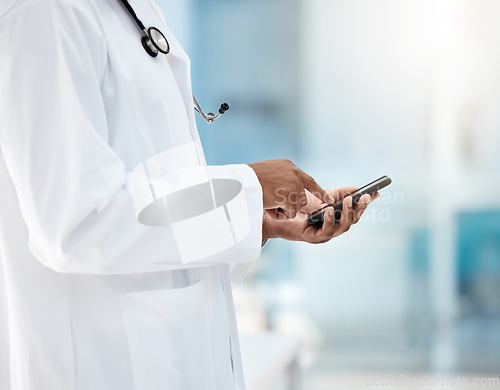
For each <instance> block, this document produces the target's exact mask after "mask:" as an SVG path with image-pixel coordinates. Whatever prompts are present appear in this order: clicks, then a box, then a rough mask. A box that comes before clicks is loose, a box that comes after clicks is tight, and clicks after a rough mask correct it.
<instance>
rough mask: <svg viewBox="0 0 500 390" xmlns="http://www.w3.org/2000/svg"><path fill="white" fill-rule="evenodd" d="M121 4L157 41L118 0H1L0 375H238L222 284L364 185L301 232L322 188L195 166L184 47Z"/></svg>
mask: <svg viewBox="0 0 500 390" xmlns="http://www.w3.org/2000/svg"><path fill="white" fill-rule="evenodd" d="M131 4H132V5H133V6H134V9H135V11H136V12H137V14H138V15H140V17H141V19H142V20H143V22H144V23H147V24H148V25H154V26H157V27H158V28H160V29H161V30H162V31H163V33H164V34H165V35H166V37H167V39H168V41H169V43H170V46H171V52H170V53H169V55H168V56H161V57H158V58H152V57H150V56H149V55H147V54H145V51H144V48H143V47H142V45H141V41H140V35H138V30H137V26H136V25H135V24H134V21H133V20H132V19H131V18H130V16H129V14H128V13H127V11H126V10H125V8H124V7H123V5H122V4H121V3H120V2H119V1H118V0H78V1H74V0H6V1H1V2H0V91H1V95H0V147H1V149H0V197H1V204H0V345H1V348H0V388H1V389H12V390H77V389H78V390H112V389H116V390H132V389H135V390H155V389H169V390H201V389H207V390H226V389H227V390H234V389H238V390H242V389H244V379H243V374H242V367H241V361H240V352H239V346H238V335H237V329H236V322H235V316H234V309H233V302H232V295H231V286H230V284H231V281H233V282H241V281H242V279H243V277H244V275H245V273H246V271H247V269H248V267H249V264H250V263H251V262H252V261H254V260H255V259H257V258H258V256H259V253H260V249H261V244H262V242H263V240H266V239H267V238H271V237H282V238H286V239H293V240H302V241H309V242H323V241H327V240H329V239H330V238H332V237H334V236H336V235H339V234H341V233H343V232H344V231H346V230H347V229H348V228H349V227H350V226H351V224H353V223H356V222H357V220H358V219H359V217H360V215H361V213H362V212H363V210H364V209H365V207H366V204H367V203H368V202H369V200H370V199H369V196H365V197H364V198H363V199H362V201H361V202H360V203H359V204H358V206H356V209H354V210H353V209H352V206H350V205H349V202H348V201H347V202H344V203H345V205H346V206H345V209H344V216H343V219H342V221H341V222H340V223H337V224H334V223H333V218H332V216H331V215H327V217H326V220H325V224H324V226H323V228H320V229H318V228H316V227H310V226H308V225H307V223H306V221H305V218H304V215H306V213H307V212H308V210H309V209H310V210H312V209H314V208H316V207H317V206H319V205H320V204H321V203H322V201H329V194H328V193H326V192H325V191H324V190H322V189H321V188H320V187H319V186H318V185H317V184H316V183H315V182H314V180H312V178H310V177H309V176H308V175H307V174H305V173H304V172H302V171H300V170H299V169H298V168H297V167H296V166H295V165H293V163H291V162H290V161H288V160H274V161H262V162H258V163H255V164H251V165H250V166H248V165H228V166H207V165H206V164H205V159H204V155H203V151H202V148H201V144H200V139H199V136H198V133H197V130H196V126H195V121H194V111H193V108H192V107H193V106H192V98H191V82H190V71H189V59H188V58H187V56H186V54H185V53H184V52H183V50H182V48H181V47H180V46H179V44H178V43H177V42H176V40H175V39H174V37H173V36H172V34H171V33H170V31H169V30H168V28H167V26H166V25H165V21H164V18H163V15H162V13H161V11H160V9H159V8H158V6H157V5H156V4H155V3H154V1H153V0H140V1H139V0H134V1H131ZM278 190H279V191H278ZM350 190H351V189H341V190H339V191H338V192H337V193H335V192H331V193H330V195H334V196H335V197H338V196H341V195H342V193H344V192H346V191H350ZM278 193H279V195H278ZM312 193H315V194H317V196H318V197H319V198H320V199H318V198H316V197H314V196H312ZM283 195H286V196H283ZM306 203H307V205H306ZM278 207H281V208H282V209H284V210H285V214H286V215H287V218H286V219H285V220H278V218H277V215H276V214H275V212H274V211H273V210H274V209H276V208H278ZM263 210H265V211H263ZM263 213H264V218H263ZM293 217H295V218H293Z"/></svg>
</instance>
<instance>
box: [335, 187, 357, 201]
mask: <svg viewBox="0 0 500 390" xmlns="http://www.w3.org/2000/svg"><path fill="white" fill-rule="evenodd" d="M357 190H359V187H342V188H338V189H337V191H338V196H337V198H338V199H340V198H342V197H344V196H347V195H348V194H350V193H351V192H354V191H357Z"/></svg>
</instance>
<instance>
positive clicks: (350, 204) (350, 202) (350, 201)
mask: <svg viewBox="0 0 500 390" xmlns="http://www.w3.org/2000/svg"><path fill="white" fill-rule="evenodd" d="M349 207H352V196H350V197H349Z"/></svg>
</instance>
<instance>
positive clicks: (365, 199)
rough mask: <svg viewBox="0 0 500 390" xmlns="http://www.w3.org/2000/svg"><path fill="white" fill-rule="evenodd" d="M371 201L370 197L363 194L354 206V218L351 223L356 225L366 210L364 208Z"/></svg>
mask: <svg viewBox="0 0 500 390" xmlns="http://www.w3.org/2000/svg"><path fill="white" fill-rule="evenodd" d="M370 201H371V196H370V195H368V194H364V195H363V196H362V197H361V198H359V201H358V203H357V204H356V207H355V208H354V217H353V219H352V223H353V224H355V223H358V221H359V219H360V218H361V216H362V215H363V213H364V212H365V210H366V207H367V206H368V203H370Z"/></svg>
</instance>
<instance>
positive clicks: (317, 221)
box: [307, 176, 392, 225]
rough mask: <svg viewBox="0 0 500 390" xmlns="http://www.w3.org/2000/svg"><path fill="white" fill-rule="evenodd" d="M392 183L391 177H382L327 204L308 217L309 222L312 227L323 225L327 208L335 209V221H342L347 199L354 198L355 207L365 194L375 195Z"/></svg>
mask: <svg viewBox="0 0 500 390" xmlns="http://www.w3.org/2000/svg"><path fill="white" fill-rule="evenodd" d="M391 183H392V180H391V178H390V177H389V176H382V177H380V178H378V179H377V180H374V181H372V182H371V183H368V184H367V185H365V186H363V187H361V188H359V189H357V190H356V191H353V192H351V193H350V194H347V195H345V196H344V197H342V198H340V199H339V200H337V201H336V202H335V203H332V204H327V205H326V206H323V207H322V208H320V209H318V210H316V211H314V212H312V213H311V214H309V215H308V217H307V220H308V222H309V224H310V225H322V224H323V220H324V217H325V211H326V208H328V207H333V210H334V212H335V221H336V222H338V221H340V217H342V207H343V205H344V204H343V200H344V199H345V198H347V197H348V196H352V205H353V206H355V205H356V204H357V203H358V201H359V198H361V197H362V196H363V195H364V194H370V195H373V194H374V193H375V192H377V191H378V190H380V189H382V188H384V187H387V186H388V185H389V184H391Z"/></svg>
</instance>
